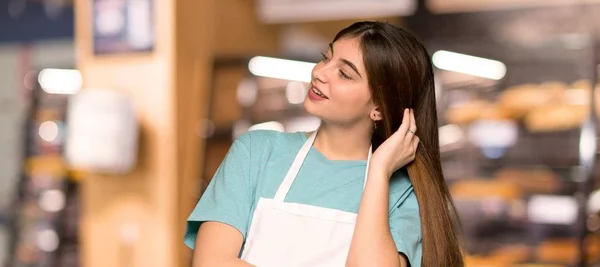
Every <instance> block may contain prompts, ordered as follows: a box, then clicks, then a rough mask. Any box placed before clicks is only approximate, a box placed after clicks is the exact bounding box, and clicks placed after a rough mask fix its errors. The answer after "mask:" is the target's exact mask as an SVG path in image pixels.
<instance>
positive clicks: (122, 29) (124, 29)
mask: <svg viewBox="0 0 600 267" xmlns="http://www.w3.org/2000/svg"><path fill="white" fill-rule="evenodd" d="M92 8H93V12H92V14H93V27H94V28H93V43H94V54H96V55H103V54H117V53H132V52H150V51H152V50H153V49H154V44H155V40H154V38H155V36H154V35H155V34H154V16H153V12H154V11H153V0H93V7H92Z"/></svg>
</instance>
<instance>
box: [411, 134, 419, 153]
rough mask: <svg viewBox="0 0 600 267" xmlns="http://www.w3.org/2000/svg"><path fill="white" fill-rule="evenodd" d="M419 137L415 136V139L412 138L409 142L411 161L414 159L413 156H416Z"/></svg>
mask: <svg viewBox="0 0 600 267" xmlns="http://www.w3.org/2000/svg"><path fill="white" fill-rule="evenodd" d="M419 141H420V140H419V137H418V136H415V138H413V140H412V141H411V142H410V149H411V152H412V159H415V156H416V155H417V149H418V148H419Z"/></svg>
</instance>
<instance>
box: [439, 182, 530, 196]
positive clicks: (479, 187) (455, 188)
mask: <svg viewBox="0 0 600 267" xmlns="http://www.w3.org/2000/svg"><path fill="white" fill-rule="evenodd" d="M450 193H451V194H452V197H453V198H455V199H460V200H481V199H486V198H497V199H502V200H507V201H510V200H517V199H519V198H521V196H522V191H521V189H520V188H519V186H518V185H516V184H514V183H511V182H508V181H501V180H486V179H468V180H460V181H457V182H455V183H453V184H452V185H451V186H450Z"/></svg>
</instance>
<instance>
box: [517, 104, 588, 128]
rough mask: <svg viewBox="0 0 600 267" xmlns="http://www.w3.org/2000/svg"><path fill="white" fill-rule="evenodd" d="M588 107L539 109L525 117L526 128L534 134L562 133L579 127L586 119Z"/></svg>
mask: <svg viewBox="0 0 600 267" xmlns="http://www.w3.org/2000/svg"><path fill="white" fill-rule="evenodd" d="M587 114H588V109H587V107H586V106H574V105H548V106H543V107H537V108H535V109H533V110H531V112H529V113H528V114H527V115H526V117H525V126H526V127H527V129H528V130H529V131H532V132H552V131H562V130H568V129H572V128H576V127H579V126H580V125H581V124H582V123H583V121H584V120H585V118H586V115H587Z"/></svg>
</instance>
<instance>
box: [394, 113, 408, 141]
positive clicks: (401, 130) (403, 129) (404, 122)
mask: <svg viewBox="0 0 600 267" xmlns="http://www.w3.org/2000/svg"><path fill="white" fill-rule="evenodd" d="M409 127H410V111H409V109H404V115H403V116H402V123H401V124H400V127H399V128H398V131H397V133H398V134H400V135H401V136H405V135H406V133H407V132H408V129H409Z"/></svg>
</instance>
